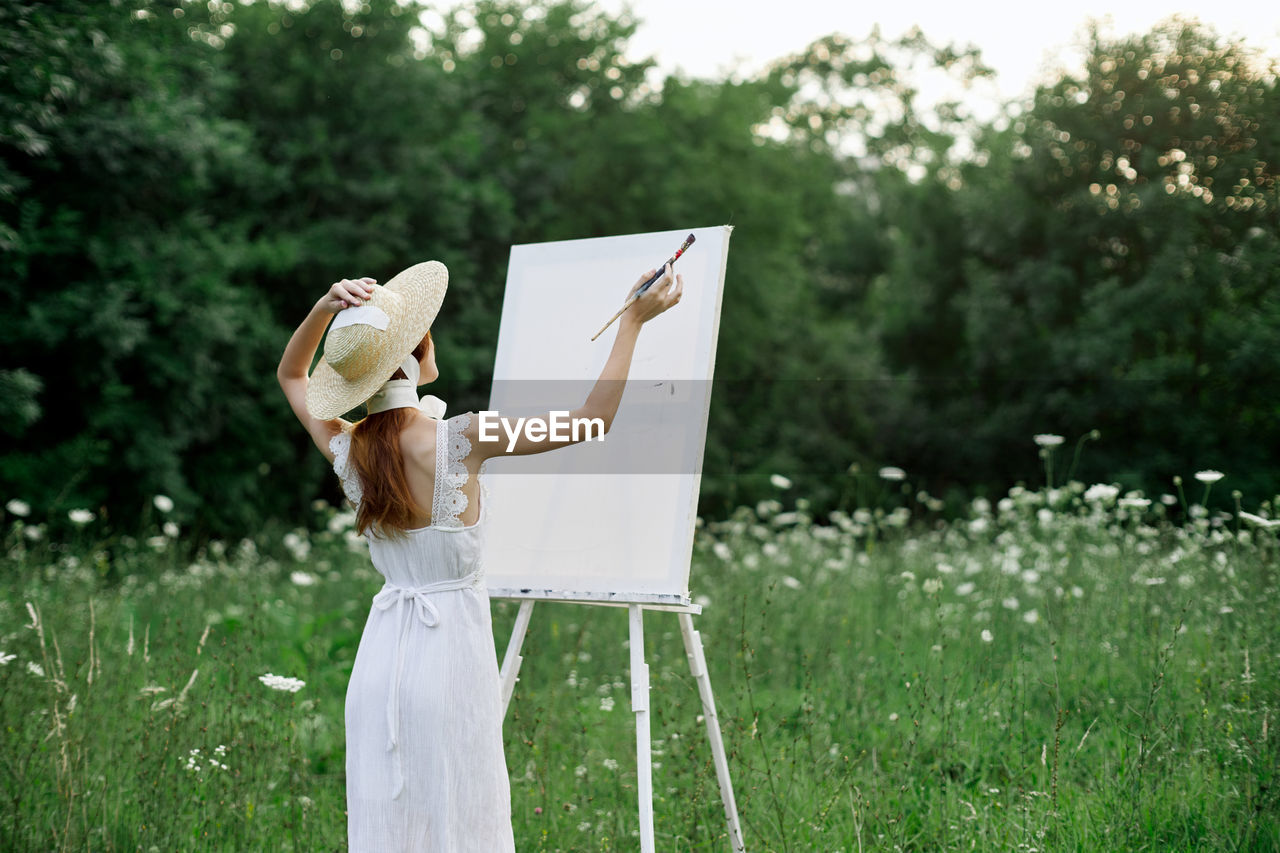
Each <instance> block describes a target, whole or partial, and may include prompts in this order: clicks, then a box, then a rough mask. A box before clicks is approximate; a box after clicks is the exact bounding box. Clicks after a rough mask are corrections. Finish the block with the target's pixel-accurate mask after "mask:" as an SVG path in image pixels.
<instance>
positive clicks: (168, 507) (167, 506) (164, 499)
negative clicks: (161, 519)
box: [151, 495, 173, 512]
mask: <svg viewBox="0 0 1280 853" xmlns="http://www.w3.org/2000/svg"><path fill="white" fill-rule="evenodd" d="M151 502H152V503H153V504H155V505H156V509H158V510H160V511H161V512H172V511H173V498H171V497H169V496H168V495H156V496H155V497H154V498H152V499H151Z"/></svg>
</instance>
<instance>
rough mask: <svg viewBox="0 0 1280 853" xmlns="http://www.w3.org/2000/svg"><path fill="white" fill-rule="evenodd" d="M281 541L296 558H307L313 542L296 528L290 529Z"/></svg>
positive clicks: (300, 559)
mask: <svg viewBox="0 0 1280 853" xmlns="http://www.w3.org/2000/svg"><path fill="white" fill-rule="evenodd" d="M281 541H282V542H283V543H284V547H285V548H287V549H288V550H289V553H290V554H292V555H293V558H294V559H295V560H299V561H302V560H305V559H307V556H308V555H309V554H310V553H311V543H310V542H309V541H307V539H306V538H305V537H304V536H303V535H302V534H300V533H298V531H296V530H290V531H289V532H288V533H286V534H285V535H284V538H283V539H282V540H281Z"/></svg>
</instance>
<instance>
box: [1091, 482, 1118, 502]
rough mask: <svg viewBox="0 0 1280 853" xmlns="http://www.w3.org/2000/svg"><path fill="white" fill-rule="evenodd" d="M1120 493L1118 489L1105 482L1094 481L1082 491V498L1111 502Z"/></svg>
mask: <svg viewBox="0 0 1280 853" xmlns="http://www.w3.org/2000/svg"><path fill="white" fill-rule="evenodd" d="M1119 494H1120V489H1118V488H1117V487H1115V486H1111V485H1108V484H1106V483H1094V484H1093V485H1092V486H1090V487H1089V488H1088V490H1086V491H1085V493H1084V499H1085V500H1086V501H1089V502H1090V503H1093V502H1095V501H1096V502H1098V503H1111V502H1112V501H1113V500H1115V499H1116V496H1117V495H1119Z"/></svg>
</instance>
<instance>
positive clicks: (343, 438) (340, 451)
mask: <svg viewBox="0 0 1280 853" xmlns="http://www.w3.org/2000/svg"><path fill="white" fill-rule="evenodd" d="M329 450H330V451H332V453H333V470H334V473H336V474H337V475H338V479H339V480H341V481H342V491H343V492H344V493H345V494H346V496H347V500H349V501H351V505H352V506H355V507H358V506H360V499H361V498H362V497H363V496H364V492H363V491H362V490H361V488H360V474H359V473H358V472H357V471H356V470H355V468H354V466H352V465H351V431H350V430H347V429H343V430H342V431H341V432H339V433H338V434H337V435H335V436H334V437H333V438H331V439H329Z"/></svg>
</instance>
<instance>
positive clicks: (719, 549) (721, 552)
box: [711, 542, 733, 562]
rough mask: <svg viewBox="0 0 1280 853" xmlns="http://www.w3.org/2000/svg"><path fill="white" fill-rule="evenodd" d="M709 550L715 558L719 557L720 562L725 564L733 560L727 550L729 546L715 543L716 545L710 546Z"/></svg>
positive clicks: (731, 552)
mask: <svg viewBox="0 0 1280 853" xmlns="http://www.w3.org/2000/svg"><path fill="white" fill-rule="evenodd" d="M711 550H712V552H713V553H714V554H715V555H716V556H717V557H719V558H720V559H721V560H724V561H725V562H728V561H729V560H731V559H733V551H731V550H730V549H729V546H728V545H726V544H724V543H723V542H717V543H716V544H714V545H712V546H711Z"/></svg>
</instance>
